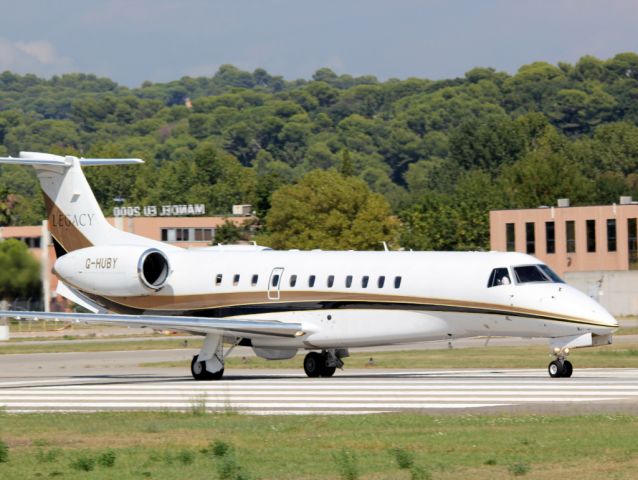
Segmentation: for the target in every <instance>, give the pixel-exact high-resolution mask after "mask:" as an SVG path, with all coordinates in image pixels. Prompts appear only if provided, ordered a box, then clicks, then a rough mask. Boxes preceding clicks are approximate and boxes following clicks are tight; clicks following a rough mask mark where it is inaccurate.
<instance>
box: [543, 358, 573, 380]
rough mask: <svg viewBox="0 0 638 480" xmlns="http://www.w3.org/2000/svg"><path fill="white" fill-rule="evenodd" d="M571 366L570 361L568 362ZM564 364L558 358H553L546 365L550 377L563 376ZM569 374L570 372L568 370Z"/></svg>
mask: <svg viewBox="0 0 638 480" xmlns="http://www.w3.org/2000/svg"><path fill="white" fill-rule="evenodd" d="M570 366H571V363H570ZM564 371H565V364H564V363H563V362H561V361H560V360H554V361H553V362H551V363H550V364H549V365H548V366H547V372H548V373H549V376H550V377H552V378H560V377H563V376H564ZM570 375H571V372H570Z"/></svg>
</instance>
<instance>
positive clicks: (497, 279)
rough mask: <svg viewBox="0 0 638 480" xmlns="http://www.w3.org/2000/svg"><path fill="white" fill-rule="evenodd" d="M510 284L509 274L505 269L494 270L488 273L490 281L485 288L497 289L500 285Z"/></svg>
mask: <svg viewBox="0 0 638 480" xmlns="http://www.w3.org/2000/svg"><path fill="white" fill-rule="evenodd" d="M510 283H512V281H511V280H510V273H509V271H508V270H507V268H505V267H501V268H495V269H494V270H492V273H490V279H489V280H488V282H487V288H491V287H498V286H500V285H509V284H510Z"/></svg>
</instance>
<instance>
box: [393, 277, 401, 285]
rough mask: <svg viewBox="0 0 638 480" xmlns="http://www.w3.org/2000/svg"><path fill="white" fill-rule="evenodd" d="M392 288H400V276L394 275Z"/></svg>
mask: <svg viewBox="0 0 638 480" xmlns="http://www.w3.org/2000/svg"><path fill="white" fill-rule="evenodd" d="M394 288H401V277H394Z"/></svg>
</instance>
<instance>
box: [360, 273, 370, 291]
mask: <svg viewBox="0 0 638 480" xmlns="http://www.w3.org/2000/svg"><path fill="white" fill-rule="evenodd" d="M369 281H370V277H368V276H367V275H364V276H363V277H361V288H368V282H369Z"/></svg>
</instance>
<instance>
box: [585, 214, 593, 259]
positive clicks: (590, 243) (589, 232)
mask: <svg viewBox="0 0 638 480" xmlns="http://www.w3.org/2000/svg"><path fill="white" fill-rule="evenodd" d="M585 225H586V227H587V251H588V252H590V253H591V252H595V251H596V220H587V221H586V222H585Z"/></svg>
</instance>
